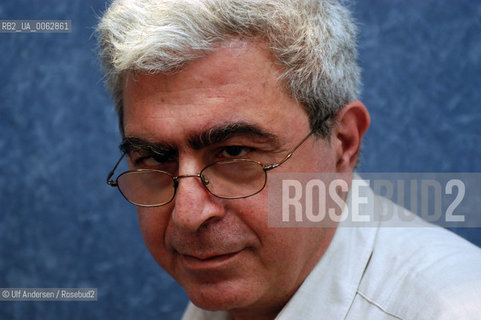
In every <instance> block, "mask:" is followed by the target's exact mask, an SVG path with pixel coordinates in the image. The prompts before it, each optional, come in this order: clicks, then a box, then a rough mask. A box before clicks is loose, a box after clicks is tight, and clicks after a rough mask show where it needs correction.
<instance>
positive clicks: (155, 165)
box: [133, 155, 175, 170]
mask: <svg viewBox="0 0 481 320" xmlns="http://www.w3.org/2000/svg"><path fill="white" fill-rule="evenodd" d="M133 163H134V164H135V167H136V168H143V169H160V170H166V168H170V167H171V166H172V164H173V163H175V159H173V158H172V157H170V156H165V157H164V156H161V155H143V156H139V157H137V158H133Z"/></svg>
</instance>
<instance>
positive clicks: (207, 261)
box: [180, 249, 244, 270]
mask: <svg viewBox="0 0 481 320" xmlns="http://www.w3.org/2000/svg"><path fill="white" fill-rule="evenodd" d="M242 251H244V250H243V249H242V250H239V251H236V252H231V253H221V254H210V255H195V256H194V255H188V254H181V255H180V256H181V259H182V262H183V264H184V266H185V267H186V268H187V269H191V270H202V269H216V268H221V267H225V266H227V265H228V264H230V263H231V262H233V261H234V260H235V259H236V258H237V257H238V255H239V254H240V253H241V252H242Z"/></svg>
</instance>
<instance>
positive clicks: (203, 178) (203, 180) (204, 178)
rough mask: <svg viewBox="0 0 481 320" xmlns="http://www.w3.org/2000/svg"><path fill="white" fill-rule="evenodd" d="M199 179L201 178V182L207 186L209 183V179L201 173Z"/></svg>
mask: <svg viewBox="0 0 481 320" xmlns="http://www.w3.org/2000/svg"><path fill="white" fill-rule="evenodd" d="M200 180H202V183H203V184H204V185H205V186H206V187H207V186H208V185H209V183H210V181H209V179H208V178H207V177H206V176H204V175H203V174H201V175H200Z"/></svg>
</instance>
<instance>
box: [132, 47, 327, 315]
mask: <svg viewBox="0 0 481 320" xmlns="http://www.w3.org/2000/svg"><path fill="white" fill-rule="evenodd" d="M279 74H280V73H279V69H278V66H276V64H275V60H274V59H273V58H272V57H271V56H270V54H269V53H268V51H267V50H266V49H265V47H264V45H263V44H261V43H253V42H241V41H232V42H230V43H228V44H227V45H226V46H223V47H222V48H220V49H218V50H217V51H215V52H213V53H211V54H210V55H208V56H207V57H205V58H202V59H200V60H197V61H195V62H193V63H190V64H189V65H188V66H186V68H185V69H184V70H183V71H181V72H179V73H176V74H173V75H161V74H157V75H145V74H140V75H136V76H129V77H127V79H126V81H125V83H124V96H123V99H124V114H125V116H124V123H125V136H126V137H136V138H140V139H143V140H145V141H147V142H149V143H152V144H155V145H156V146H162V148H166V149H168V150H167V151H168V152H167V153H168V154H169V155H171V156H169V157H168V158H167V159H165V161H164V162H165V163H159V162H157V161H158V159H154V158H152V157H149V156H150V155H149V154H132V155H131V157H130V159H129V165H130V167H131V168H132V169H136V168H169V170H171V171H172V173H173V174H174V175H189V174H197V173H199V172H200V171H201V170H202V169H203V168H204V167H205V166H206V165H208V164H210V163H212V162H214V161H217V160H224V159H230V158H239V157H240V158H249V159H254V160H258V161H261V162H262V163H264V164H270V163H274V162H278V161H280V160H281V159H282V158H283V157H284V156H285V155H286V153H288V152H289V151H291V150H292V148H293V147H295V146H296V145H297V144H298V143H299V142H300V141H301V140H302V139H303V138H304V137H305V136H306V135H307V134H308V133H309V131H310V129H309V124H308V117H307V115H306V113H305V111H304V110H303V108H302V107H301V106H300V105H299V104H298V103H296V102H295V101H294V100H293V99H292V98H290V97H289V96H288V95H287V94H286V92H285V90H284V89H283V87H282V85H281V83H280V82H279V81H278V80H277V79H278V76H279ZM233 128H234V129H233ZM235 128H236V129H235ZM253 129H254V130H253ZM335 164H336V161H335V154H334V152H333V150H332V149H331V148H330V147H329V143H328V142H327V141H325V140H322V139H316V138H315V137H313V136H311V137H310V138H309V139H308V140H307V141H306V142H305V143H304V144H303V145H302V146H301V147H300V148H299V149H298V150H297V151H296V153H295V154H294V156H293V157H292V158H291V159H290V160H289V161H287V162H286V163H285V164H283V165H282V166H281V167H279V168H276V169H275V171H276V172H323V171H328V172H329V171H330V172H333V171H335V169H336V168H335ZM268 176H269V173H268ZM267 189H268V185H267V186H266V188H265V189H264V190H263V191H262V192H260V193H258V194H256V195H254V196H251V197H248V198H244V199H236V200H226V199H220V198H217V197H215V196H213V195H211V194H210V193H209V192H208V191H207V190H206V189H205V188H204V186H203V185H202V183H201V181H200V179H199V178H198V177H189V178H183V179H181V180H180V183H179V186H178V189H177V193H176V196H175V199H174V200H173V201H172V202H171V203H169V204H168V205H166V206H163V207H156V208H141V207H139V208H138V217H139V222H140V227H141V230H142V234H143V237H144V240H145V243H146V245H147V247H148V249H149V251H150V252H151V254H152V256H153V257H154V258H155V260H156V261H157V262H158V263H159V264H160V265H161V266H162V267H163V268H164V269H165V270H166V271H167V272H169V273H170V274H171V275H172V276H173V277H174V278H175V279H176V280H177V281H178V282H179V284H180V285H181V286H182V287H184V289H185V290H186V292H187V294H188V295H189V298H190V299H191V300H192V301H193V302H194V303H195V304H196V305H198V306H200V307H202V308H205V309H211V310H230V311H232V312H234V313H235V312H238V313H242V312H246V311H247V310H249V311H250V312H254V313H257V314H260V313H263V312H266V313H276V312H278V311H279V310H280V308H282V306H283V305H284V304H285V303H286V301H287V300H288V299H289V298H290V297H291V296H292V294H293V293H294V292H295V290H296V289H297V288H298V287H299V285H300V284H301V283H302V281H303V280H304V278H305V277H306V276H307V274H308V273H309V272H310V271H311V269H312V268H313V267H314V265H315V264H316V262H317V261H318V260H319V259H320V257H321V256H322V254H323V253H324V251H325V250H326V249H327V246H328V245H329V242H330V241H331V239H332V236H333V234H334V229H327V228H315V229H314V228H313V229H308V228H298V229H296V228H269V227H268V226H267V220H268V209H267Z"/></svg>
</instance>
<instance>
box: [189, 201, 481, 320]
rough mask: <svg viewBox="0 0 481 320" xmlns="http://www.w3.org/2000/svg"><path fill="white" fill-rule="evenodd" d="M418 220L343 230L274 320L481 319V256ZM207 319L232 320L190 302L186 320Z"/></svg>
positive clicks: (342, 227)
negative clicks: (394, 224) (394, 225)
mask: <svg viewBox="0 0 481 320" xmlns="http://www.w3.org/2000/svg"><path fill="white" fill-rule="evenodd" d="M375 197H376V200H377V201H381V202H386V201H389V200H386V199H384V198H381V197H377V196H375ZM348 205H349V203H348ZM404 212H405V211H404ZM409 214H411V215H413V214H412V213H409ZM413 218H414V220H413V221H411V222H402V223H400V222H399V223H397V224H396V227H393V226H388V225H386V224H385V223H380V224H378V225H377V226H373V227H362V226H358V227H346V226H345V225H343V224H342V223H341V224H340V225H339V226H338V228H337V231H336V234H335V236H334V238H333V240H332V242H331V244H330V245H329V248H328V250H327V251H326V253H325V254H324V256H323V257H322V258H321V260H320V261H319V262H318V264H317V265H316V266H315V267H314V269H313V270H312V271H311V273H310V274H309V276H308V277H307V278H306V279H305V281H304V282H303V284H302V285H301V286H300V288H299V289H298V290H297V292H296V293H295V294H294V296H293V297H292V298H291V300H290V301H289V302H288V303H287V304H286V305H285V306H284V308H283V309H282V310H281V312H280V313H279V314H278V315H277V317H276V320H287V319H302V320H314V319H316V320H321V319H326V320H338V319H339V320H340V319H347V320H354V319H359V320H379V319H403V320H415V319H416V320H417V319H419V320H434V319H435V320H453V319H462V320H480V319H481V249H479V248H478V247H476V246H474V245H473V244H471V243H469V242H468V241H466V240H464V239H462V238H460V237H459V236H457V235H455V234H454V233H452V232H450V231H448V230H445V229H442V228H440V227H435V226H433V225H431V224H428V223H426V222H424V221H423V220H421V219H420V218H418V217H413ZM203 319H205V320H227V319H230V317H229V315H228V314H227V313H226V312H222V311H219V312H212V311H206V310H202V309H199V308H197V307H196V306H194V305H193V304H192V303H190V304H189V306H188V307H187V309H186V311H185V313H184V316H183V320H203Z"/></svg>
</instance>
